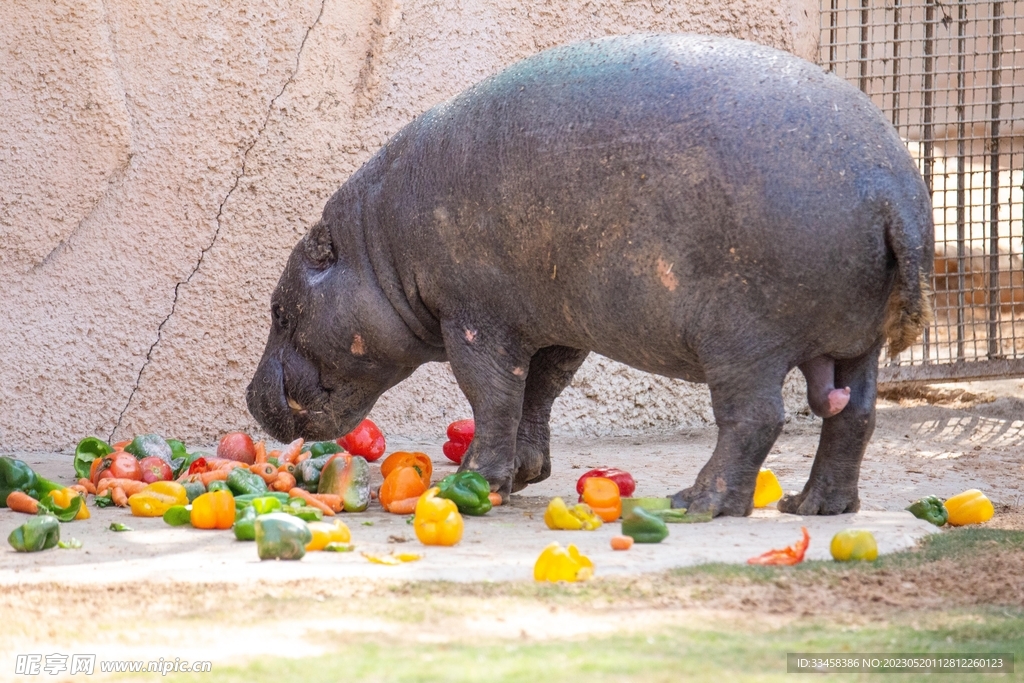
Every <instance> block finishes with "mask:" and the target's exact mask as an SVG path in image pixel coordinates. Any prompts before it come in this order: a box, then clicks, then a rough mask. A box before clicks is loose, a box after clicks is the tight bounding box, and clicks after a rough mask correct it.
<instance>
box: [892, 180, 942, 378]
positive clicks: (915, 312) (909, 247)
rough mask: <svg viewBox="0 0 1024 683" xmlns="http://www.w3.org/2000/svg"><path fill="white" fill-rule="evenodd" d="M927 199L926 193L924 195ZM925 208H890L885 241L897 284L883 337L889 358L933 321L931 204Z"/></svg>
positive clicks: (912, 341)
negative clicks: (891, 209) (894, 261)
mask: <svg viewBox="0 0 1024 683" xmlns="http://www.w3.org/2000/svg"><path fill="white" fill-rule="evenodd" d="M925 197H927V193H925ZM926 201H927V205H926V206H916V207H915V206H902V207H899V206H898V205H897V206H893V204H889V207H890V208H894V209H895V210H894V211H890V212H889V220H887V221H886V229H885V238H886V242H887V244H888V246H889V248H890V249H891V250H892V252H893V254H894V255H895V257H896V282H895V284H894V286H893V289H892V293H891V294H890V295H889V303H888V306H887V308H886V312H885V324H884V327H883V334H884V335H885V339H886V340H887V341H888V342H889V357H890V358H892V357H895V356H896V355H897V354H898V353H899V352H900V351H903V350H904V349H906V348H907V347H909V346H910V345H911V344H913V343H914V342H915V341H917V338H918V337H920V336H921V332H922V331H923V330H924V328H925V326H926V325H928V324H929V323H931V321H932V303H931V301H932V288H931V284H930V283H931V272H932V267H933V256H932V244H933V242H934V240H935V228H934V225H933V223H932V217H931V202H930V201H928V200H926Z"/></svg>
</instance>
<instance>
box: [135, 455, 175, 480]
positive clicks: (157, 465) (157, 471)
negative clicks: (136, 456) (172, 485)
mask: <svg viewBox="0 0 1024 683" xmlns="http://www.w3.org/2000/svg"><path fill="white" fill-rule="evenodd" d="M139 467H141V468H142V481H144V482H146V483H147V484H152V483H153V482H154V481H170V480H171V479H173V478H174V472H173V471H171V466H170V465H168V464H167V463H166V462H164V460H163V458H158V457H157V456H155V455H151V456H149V457H148V458H143V459H142V460H140V461H139Z"/></svg>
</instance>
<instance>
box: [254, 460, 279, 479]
mask: <svg viewBox="0 0 1024 683" xmlns="http://www.w3.org/2000/svg"><path fill="white" fill-rule="evenodd" d="M249 471H250V472H252V473H253V474H258V475H260V478H261V479H263V481H265V482H266V483H268V484H270V483H273V482H274V480H275V479H277V468H276V467H274V466H273V465H271V464H270V463H269V462H258V463H256V464H255V465H250V466H249Z"/></svg>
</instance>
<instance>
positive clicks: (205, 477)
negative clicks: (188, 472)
mask: <svg viewBox="0 0 1024 683" xmlns="http://www.w3.org/2000/svg"><path fill="white" fill-rule="evenodd" d="M230 473H231V471H230V470H210V471H209V472H203V473H202V474H201V475H200V476H199V480H200V481H201V482H203V486H209V485H210V482H213V481H226V480H227V478H228V475H229V474H230Z"/></svg>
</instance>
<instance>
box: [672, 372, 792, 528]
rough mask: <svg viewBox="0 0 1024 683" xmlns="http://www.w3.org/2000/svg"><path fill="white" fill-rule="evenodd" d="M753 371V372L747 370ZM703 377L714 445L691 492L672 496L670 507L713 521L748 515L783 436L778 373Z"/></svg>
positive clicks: (783, 413)
mask: <svg viewBox="0 0 1024 683" xmlns="http://www.w3.org/2000/svg"><path fill="white" fill-rule="evenodd" d="M748 367H749V368H753V366H748ZM729 374H730V376H728V377H721V378H718V379H717V380H716V379H713V378H712V377H711V376H710V373H709V377H708V385H709V387H710V389H711V405H712V409H713V410H714V414H715V422H716V423H717V424H718V443H717V444H715V451H714V453H712V455H711V458H710V459H709V460H708V462H707V463H706V464H705V465H704V467H703V468H702V469H701V471H700V473H698V474H697V481H695V482H694V484H693V486H691V487H690V488H688V489H684V490H682V491H680V492H679V493H676V494H675V495H673V496H672V507H676V508H686V509H687V510H689V511H691V512H711V513H712V514H713V515H715V516H718V515H731V516H742V515H749V514H750V512H751V510H752V509H753V505H754V504H753V499H754V485H755V484H756V483H757V473H758V471H759V470H760V469H761V464H762V463H763V462H764V460H765V458H766V457H768V451H770V450H771V448H772V445H773V444H774V443H775V440H776V439H777V438H778V436H779V434H780V433H781V432H782V426H783V424H785V421H786V412H785V408H784V406H783V402H782V380H783V379H784V378H785V369H784V368H783V369H782V371H781V372H765V371H764V370H761V371H760V372H756V371H755V370H753V369H751V370H749V371H748V372H745V373H729Z"/></svg>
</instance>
